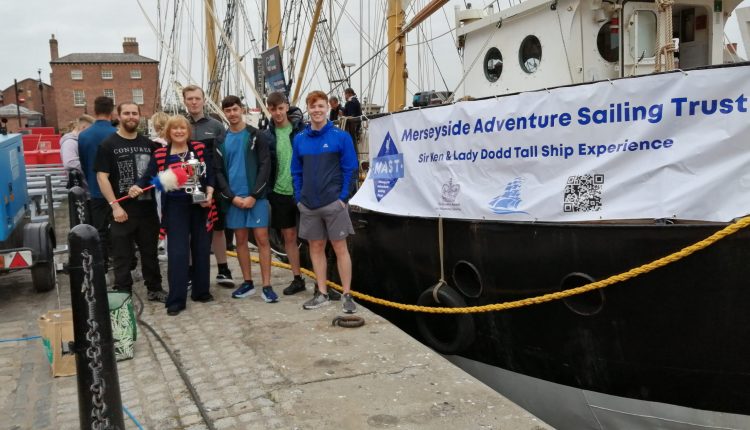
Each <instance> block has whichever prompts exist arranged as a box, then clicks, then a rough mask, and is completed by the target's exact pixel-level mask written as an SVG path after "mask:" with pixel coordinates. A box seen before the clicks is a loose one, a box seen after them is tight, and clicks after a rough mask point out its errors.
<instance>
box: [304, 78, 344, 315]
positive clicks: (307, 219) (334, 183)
mask: <svg viewBox="0 0 750 430" xmlns="http://www.w3.org/2000/svg"><path fill="white" fill-rule="evenodd" d="M305 101H306V103H307V112H308V114H309V115H310V124H309V125H308V126H307V127H306V128H305V130H304V131H303V132H302V133H299V134H298V135H296V136H295V137H294V143H293V152H292V167H291V172H292V178H293V180H294V197H295V200H297V207H298V208H299V211H300V227H299V236H300V237H302V238H303V239H307V240H308V242H309V243H310V259H311V260H312V263H313V270H314V271H315V277H316V278H317V284H318V288H317V289H316V291H315V295H314V296H313V298H312V299H310V300H309V301H307V302H306V303H305V304H304V305H303V306H302V307H303V308H304V309H316V308H319V307H321V306H325V305H327V304H328V303H330V300H329V297H328V288H327V286H326V271H327V267H326V265H327V264H326V255H325V247H326V242H328V241H329V240H330V241H331V246H332V248H333V251H334V252H335V254H336V262H337V267H338V270H339V277H340V278H341V284H342V287H343V289H344V300H343V309H344V312H346V313H354V312H356V311H357V306H356V305H355V303H354V300H352V296H351V294H350V290H351V283H352V260H351V257H350V256H349V249H348V248H347V244H346V237H347V236H348V235H350V234H354V229H353V228H352V222H351V219H350V218H349V211H348V208H347V204H346V202H347V201H348V199H349V194H350V189H349V188H350V186H351V184H352V176H353V174H354V172H355V170H356V169H357V154H356V153H355V151H354V144H353V143H352V139H351V137H350V136H349V134H348V133H346V132H344V131H342V130H339V129H338V128H336V127H334V125H333V123H332V122H331V121H328V119H327V115H328V109H329V107H328V97H327V96H326V94H325V93H324V92H322V91H313V92H311V93H310V94H308V96H307V98H306V100H305Z"/></svg>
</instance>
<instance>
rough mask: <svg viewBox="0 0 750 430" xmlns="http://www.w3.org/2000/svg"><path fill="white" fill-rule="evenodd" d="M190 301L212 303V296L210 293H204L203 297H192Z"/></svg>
mask: <svg viewBox="0 0 750 430" xmlns="http://www.w3.org/2000/svg"><path fill="white" fill-rule="evenodd" d="M192 299H193V301H194V302H201V303H208V302H213V301H214V296H212V295H211V293H206V295H204V296H201V297H193V298H192Z"/></svg>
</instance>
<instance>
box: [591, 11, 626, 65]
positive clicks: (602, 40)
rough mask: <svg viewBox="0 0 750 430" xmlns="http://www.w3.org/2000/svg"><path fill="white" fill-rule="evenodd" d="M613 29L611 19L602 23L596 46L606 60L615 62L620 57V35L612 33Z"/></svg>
mask: <svg viewBox="0 0 750 430" xmlns="http://www.w3.org/2000/svg"><path fill="white" fill-rule="evenodd" d="M611 29H612V27H611V26H610V22H609V21H607V22H605V23H604V25H602V28H600V29H599V34H597V35H596V48H597V49H598V50H599V55H601V56H602V58H604V60H605V61H608V62H610V63H614V62H617V61H618V60H619V59H620V37H619V36H620V35H619V34H618V33H612V31H611Z"/></svg>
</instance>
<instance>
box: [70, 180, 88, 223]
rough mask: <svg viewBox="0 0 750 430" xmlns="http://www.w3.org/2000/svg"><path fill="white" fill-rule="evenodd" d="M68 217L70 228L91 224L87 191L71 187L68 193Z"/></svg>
mask: <svg viewBox="0 0 750 430" xmlns="http://www.w3.org/2000/svg"><path fill="white" fill-rule="evenodd" d="M68 217H69V218H70V228H73V227H75V226H77V225H78V224H90V223H91V219H90V216H89V207H88V205H87V204H86V191H84V189H83V188H81V187H79V186H77V185H76V186H74V187H71V188H70V190H69V191H68Z"/></svg>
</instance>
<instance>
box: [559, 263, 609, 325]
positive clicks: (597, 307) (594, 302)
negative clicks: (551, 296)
mask: <svg viewBox="0 0 750 430" xmlns="http://www.w3.org/2000/svg"><path fill="white" fill-rule="evenodd" d="M595 281H596V280H595V279H594V278H592V277H591V276H589V275H587V274H585V273H580V272H573V273H570V274H568V275H566V276H565V277H564V278H563V279H562V282H560V290H561V291H565V290H569V289H571V288H576V287H580V286H583V285H586V284H590V283H592V282H595ZM563 303H565V306H567V307H568V309H570V310H571V311H573V312H575V313H577V314H579V315H585V316H590V315H596V314H598V313H599V312H600V311H601V310H602V308H604V291H602V290H601V289H599V290H594V291H589V292H588V293H584V294H578V295H575V296H570V297H566V298H564V299H563Z"/></svg>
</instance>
